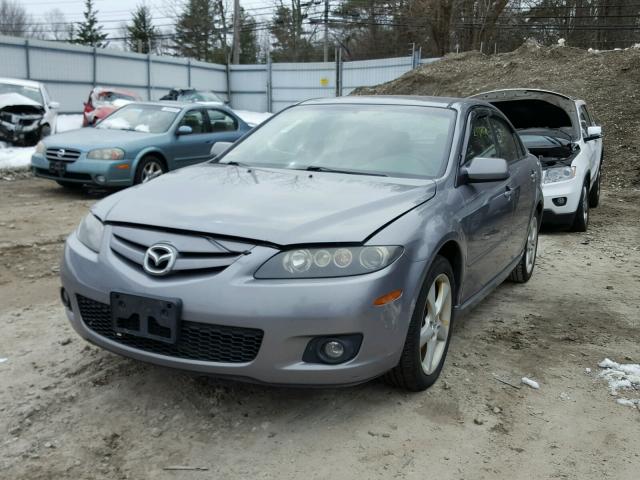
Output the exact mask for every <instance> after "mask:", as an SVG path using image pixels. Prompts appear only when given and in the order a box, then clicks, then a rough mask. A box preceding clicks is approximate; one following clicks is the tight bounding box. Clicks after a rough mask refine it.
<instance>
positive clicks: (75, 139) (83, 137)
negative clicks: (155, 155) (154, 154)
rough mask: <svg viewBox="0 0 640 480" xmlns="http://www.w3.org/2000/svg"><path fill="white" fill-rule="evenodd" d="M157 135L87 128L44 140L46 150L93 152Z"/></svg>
mask: <svg viewBox="0 0 640 480" xmlns="http://www.w3.org/2000/svg"><path fill="white" fill-rule="evenodd" d="M158 135H159V134H156V133H145V132H130V131H127V130H109V129H106V128H95V127H86V128H79V129H78V130H70V131H68V132H64V133H58V134H56V135H51V136H50V137H47V138H46V139H45V140H44V144H45V147H46V148H77V149H80V150H92V149H94V148H102V147H120V146H123V145H126V144H127V143H129V142H136V141H140V140H145V139H147V138H153V137H157V136H158Z"/></svg>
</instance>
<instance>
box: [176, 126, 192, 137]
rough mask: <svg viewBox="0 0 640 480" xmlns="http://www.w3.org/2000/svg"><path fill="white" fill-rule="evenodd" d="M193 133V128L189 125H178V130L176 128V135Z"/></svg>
mask: <svg viewBox="0 0 640 480" xmlns="http://www.w3.org/2000/svg"><path fill="white" fill-rule="evenodd" d="M192 133H193V128H191V127H190V126H189V125H180V126H179V127H178V130H176V135H191V134H192Z"/></svg>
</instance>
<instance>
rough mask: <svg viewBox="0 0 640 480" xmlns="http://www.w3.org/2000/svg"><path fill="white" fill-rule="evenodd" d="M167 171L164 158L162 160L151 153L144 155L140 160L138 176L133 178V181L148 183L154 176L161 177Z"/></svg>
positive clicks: (137, 170)
mask: <svg viewBox="0 0 640 480" xmlns="http://www.w3.org/2000/svg"><path fill="white" fill-rule="evenodd" d="M166 171H167V167H165V165H164V162H163V161H162V160H160V159H159V158H158V157H155V156H152V155H149V156H147V157H144V158H143V159H142V160H141V161H140V164H139V165H138V168H137V169H136V176H135V178H134V180H133V183H135V184H138V183H147V182H149V181H151V180H153V179H154V178H156V177H159V176H160V175H162V174H163V173H165V172H166Z"/></svg>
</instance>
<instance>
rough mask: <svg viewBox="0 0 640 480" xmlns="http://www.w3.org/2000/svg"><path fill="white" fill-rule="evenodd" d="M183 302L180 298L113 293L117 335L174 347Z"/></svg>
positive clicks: (112, 316)
mask: <svg viewBox="0 0 640 480" xmlns="http://www.w3.org/2000/svg"><path fill="white" fill-rule="evenodd" d="M181 312H182V302H181V300H180V299H177V298H154V297H143V296H140V295H132V294H129V293H122V292H111V320H112V322H113V329H114V331H115V332H116V334H120V335H122V334H126V335H133V336H136V337H141V338H148V339H151V340H157V341H159V342H164V343H170V344H174V343H176V341H177V340H178V327H179V320H180V315H181Z"/></svg>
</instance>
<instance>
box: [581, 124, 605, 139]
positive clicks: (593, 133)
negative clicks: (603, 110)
mask: <svg viewBox="0 0 640 480" xmlns="http://www.w3.org/2000/svg"><path fill="white" fill-rule="evenodd" d="M597 138H602V127H600V126H592V127H587V136H586V138H585V139H584V140H585V142H588V141H589V140H595V139H597Z"/></svg>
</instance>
